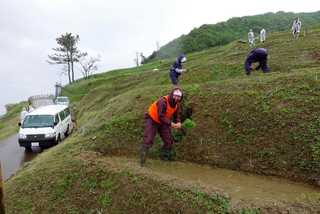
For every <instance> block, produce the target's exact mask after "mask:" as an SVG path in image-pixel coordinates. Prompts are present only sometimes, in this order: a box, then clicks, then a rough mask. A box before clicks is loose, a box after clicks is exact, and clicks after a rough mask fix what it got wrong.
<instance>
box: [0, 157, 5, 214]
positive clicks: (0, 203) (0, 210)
mask: <svg viewBox="0 0 320 214" xmlns="http://www.w3.org/2000/svg"><path fill="white" fill-rule="evenodd" d="M3 192H4V191H3V181H2V168H1V162H0V214H5V209H4V193H3Z"/></svg>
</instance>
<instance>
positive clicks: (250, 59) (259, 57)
mask: <svg viewBox="0 0 320 214" xmlns="http://www.w3.org/2000/svg"><path fill="white" fill-rule="evenodd" d="M267 60H268V51H267V49H265V48H255V49H253V50H252V51H250V53H249V54H248V55H247V58H246V60H245V63H244V69H245V71H246V74H247V75H250V73H251V71H252V70H253V66H252V64H253V63H255V62H258V63H259V65H258V66H257V67H256V68H255V70H259V69H260V68H261V69H262V71H263V72H264V73H268V72H269V71H270V69H269V67H268V65H267Z"/></svg>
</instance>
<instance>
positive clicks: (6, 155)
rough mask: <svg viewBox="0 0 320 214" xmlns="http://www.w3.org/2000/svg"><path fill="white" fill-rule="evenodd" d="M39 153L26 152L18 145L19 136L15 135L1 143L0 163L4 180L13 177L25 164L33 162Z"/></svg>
mask: <svg viewBox="0 0 320 214" xmlns="http://www.w3.org/2000/svg"><path fill="white" fill-rule="evenodd" d="M36 155H37V152H36V151H35V152H25V150H24V148H23V147H20V146H19V144H18V136H17V135H16V134H15V135H13V136H11V137H9V138H7V139H5V140H2V141H0V161H1V165H2V176H4V178H3V179H4V180H6V179H8V178H9V177H10V176H12V175H13V174H14V173H15V172H16V171H17V170H18V169H19V168H20V167H21V166H22V165H23V163H25V162H27V161H30V160H32V159H33V158H34V157H35V156H36Z"/></svg>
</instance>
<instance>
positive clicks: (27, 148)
mask: <svg viewBox="0 0 320 214" xmlns="http://www.w3.org/2000/svg"><path fill="white" fill-rule="evenodd" d="M24 149H25V150H24V151H25V152H32V148H31V146H25V147H24Z"/></svg>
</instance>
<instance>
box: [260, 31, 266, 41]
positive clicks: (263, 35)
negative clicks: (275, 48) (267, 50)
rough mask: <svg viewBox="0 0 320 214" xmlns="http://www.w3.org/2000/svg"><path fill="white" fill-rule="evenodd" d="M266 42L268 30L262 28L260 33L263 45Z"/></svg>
mask: <svg viewBox="0 0 320 214" xmlns="http://www.w3.org/2000/svg"><path fill="white" fill-rule="evenodd" d="M264 41H266V30H265V29H264V28H262V29H261V31H260V42H261V43H263V42H264Z"/></svg>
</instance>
